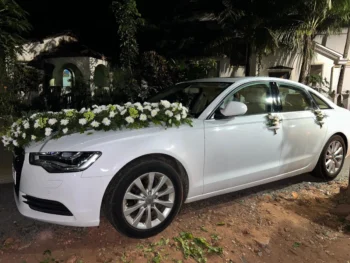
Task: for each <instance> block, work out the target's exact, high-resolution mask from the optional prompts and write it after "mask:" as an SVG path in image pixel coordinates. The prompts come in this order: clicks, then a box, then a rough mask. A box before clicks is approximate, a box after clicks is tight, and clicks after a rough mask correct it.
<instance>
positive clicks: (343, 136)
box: [330, 132, 349, 153]
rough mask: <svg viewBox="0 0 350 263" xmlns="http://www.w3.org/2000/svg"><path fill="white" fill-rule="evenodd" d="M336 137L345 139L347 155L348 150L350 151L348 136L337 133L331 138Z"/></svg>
mask: <svg viewBox="0 0 350 263" xmlns="http://www.w3.org/2000/svg"><path fill="white" fill-rule="evenodd" d="M335 135H339V136H340V137H342V138H343V140H344V142H345V147H346V151H345V152H346V153H347V151H348V149H349V142H348V138H347V137H346V135H345V134H344V133H342V132H337V133H335V134H333V135H332V136H331V137H330V138H332V137H333V136H335Z"/></svg>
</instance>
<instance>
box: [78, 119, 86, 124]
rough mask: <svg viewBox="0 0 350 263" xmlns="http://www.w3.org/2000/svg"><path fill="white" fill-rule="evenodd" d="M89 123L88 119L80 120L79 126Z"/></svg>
mask: <svg viewBox="0 0 350 263" xmlns="http://www.w3.org/2000/svg"><path fill="white" fill-rule="evenodd" d="M86 123H87V120H86V119H79V124H80V125H85V124H86Z"/></svg>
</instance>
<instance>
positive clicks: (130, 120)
mask: <svg viewBox="0 0 350 263" xmlns="http://www.w3.org/2000/svg"><path fill="white" fill-rule="evenodd" d="M125 120H126V122H127V123H134V119H133V118H132V117H131V116H128V117H126V118H125Z"/></svg>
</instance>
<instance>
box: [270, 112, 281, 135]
mask: <svg viewBox="0 0 350 263" xmlns="http://www.w3.org/2000/svg"><path fill="white" fill-rule="evenodd" d="M266 119H267V122H266V125H267V127H269V128H270V129H273V130H274V132H275V134H277V132H276V130H277V129H279V128H280V127H279V125H280V123H281V122H282V119H281V118H280V117H279V116H278V115H272V114H271V113H269V114H267V115H266Z"/></svg>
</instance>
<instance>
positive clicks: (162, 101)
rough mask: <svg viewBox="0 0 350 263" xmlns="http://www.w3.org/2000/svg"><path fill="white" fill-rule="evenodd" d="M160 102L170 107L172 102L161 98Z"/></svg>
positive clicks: (165, 106)
mask: <svg viewBox="0 0 350 263" xmlns="http://www.w3.org/2000/svg"><path fill="white" fill-rule="evenodd" d="M160 104H162V105H163V106H164V108H166V109H167V108H170V105H171V104H170V102H169V101H167V100H161V101H160Z"/></svg>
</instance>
